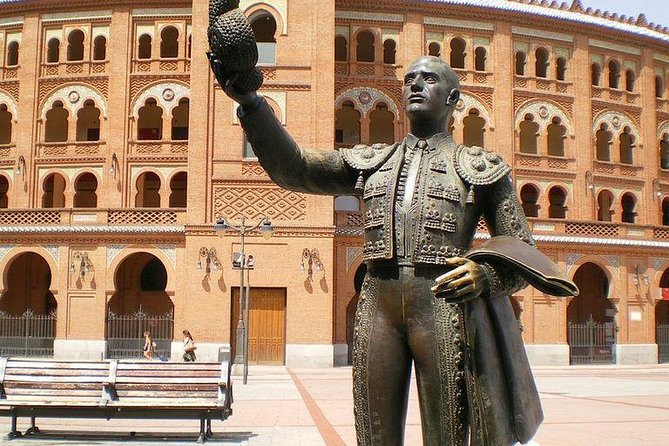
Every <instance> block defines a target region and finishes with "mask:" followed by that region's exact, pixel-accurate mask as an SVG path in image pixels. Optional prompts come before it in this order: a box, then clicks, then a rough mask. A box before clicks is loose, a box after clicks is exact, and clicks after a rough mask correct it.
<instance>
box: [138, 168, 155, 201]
mask: <svg viewBox="0 0 669 446" xmlns="http://www.w3.org/2000/svg"><path fill="white" fill-rule="evenodd" d="M136 187H137V195H135V207H138V208H159V207H160V177H159V176H158V175H157V174H155V173H153V172H145V173H143V174H141V175H140V176H139V178H137V183H136Z"/></svg>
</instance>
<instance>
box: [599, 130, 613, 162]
mask: <svg viewBox="0 0 669 446" xmlns="http://www.w3.org/2000/svg"><path fill="white" fill-rule="evenodd" d="M612 139H613V135H612V134H611V132H609V130H608V126H607V125H606V124H602V125H601V126H600V127H599V130H597V133H595V141H596V146H597V160H598V161H611V150H610V148H611V144H612Z"/></svg>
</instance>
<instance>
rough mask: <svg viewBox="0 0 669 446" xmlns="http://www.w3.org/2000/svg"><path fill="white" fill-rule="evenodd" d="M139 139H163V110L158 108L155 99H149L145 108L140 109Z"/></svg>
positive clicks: (138, 121)
mask: <svg viewBox="0 0 669 446" xmlns="http://www.w3.org/2000/svg"><path fill="white" fill-rule="evenodd" d="M137 139H138V140H139V141H157V140H160V139H163V109H162V108H160V107H158V103H157V102H156V100H155V99H153V98H149V99H147V100H146V102H145V103H144V107H142V108H140V109H139V119H138V120H137Z"/></svg>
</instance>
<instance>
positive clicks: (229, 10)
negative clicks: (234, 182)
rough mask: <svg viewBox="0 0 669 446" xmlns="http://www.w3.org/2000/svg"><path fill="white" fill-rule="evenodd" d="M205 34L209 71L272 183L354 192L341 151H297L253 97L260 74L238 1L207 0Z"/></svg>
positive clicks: (312, 190) (262, 103)
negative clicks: (233, 105) (232, 103)
mask: <svg viewBox="0 0 669 446" xmlns="http://www.w3.org/2000/svg"><path fill="white" fill-rule="evenodd" d="M208 35H209V46H210V49H211V51H210V52H209V53H208V56H209V62H210V64H211V68H212V70H213V72H214V74H215V76H216V79H217V80H218V83H219V84H220V85H221V88H223V90H224V91H225V93H226V94H227V95H228V96H229V97H230V98H232V99H233V100H234V101H235V102H237V103H238V104H239V105H240V106H239V108H238V110H237V115H238V117H239V119H240V122H241V124H242V127H243V128H244V132H245V133H246V136H247V138H248V140H249V142H250V143H251V145H252V146H253V150H254V152H255V153H256V155H257V156H258V160H259V161H260V163H261V164H262V166H263V168H264V169H265V170H266V171H267V173H268V174H269V176H270V177H271V178H272V180H273V181H274V182H276V183H277V184H278V185H280V186H281V187H284V188H286V189H290V190H296V191H301V192H309V193H314V194H331V195H342V194H354V193H356V190H355V184H356V179H357V176H356V174H358V175H359V172H356V171H355V170H354V169H353V168H352V167H351V166H349V165H347V163H346V162H345V160H344V158H343V157H342V155H341V153H340V152H338V151H334V150H327V151H321V150H303V149H300V148H299V147H298V145H297V144H296V143H295V141H294V140H293V138H291V136H290V135H289V134H288V133H287V132H286V130H285V129H284V127H283V125H282V124H281V123H280V122H279V120H278V119H277V118H276V116H275V115H274V112H273V111H272V109H271V107H270V106H269V105H268V104H267V102H266V101H265V100H264V99H263V98H262V97H261V96H259V95H258V94H257V93H256V90H258V89H259V88H260V86H261V85H262V82H263V76H262V73H261V72H260V70H259V69H258V68H257V67H256V63H257V62H258V49H257V45H256V42H255V37H254V34H253V30H252V29H251V26H250V25H249V23H248V21H247V19H246V17H245V16H244V13H243V12H242V11H241V10H240V9H239V0H211V2H210V3H209V31H208ZM356 150H357V151H358V152H359V151H361V149H360V148H358V149H356ZM375 152H376V151H375Z"/></svg>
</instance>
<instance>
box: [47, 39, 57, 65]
mask: <svg viewBox="0 0 669 446" xmlns="http://www.w3.org/2000/svg"><path fill="white" fill-rule="evenodd" d="M46 46H47V51H46V61H47V63H57V62H58V61H59V60H60V40H58V39H56V38H55V37H54V38H53V39H49V43H47V45H46Z"/></svg>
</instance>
